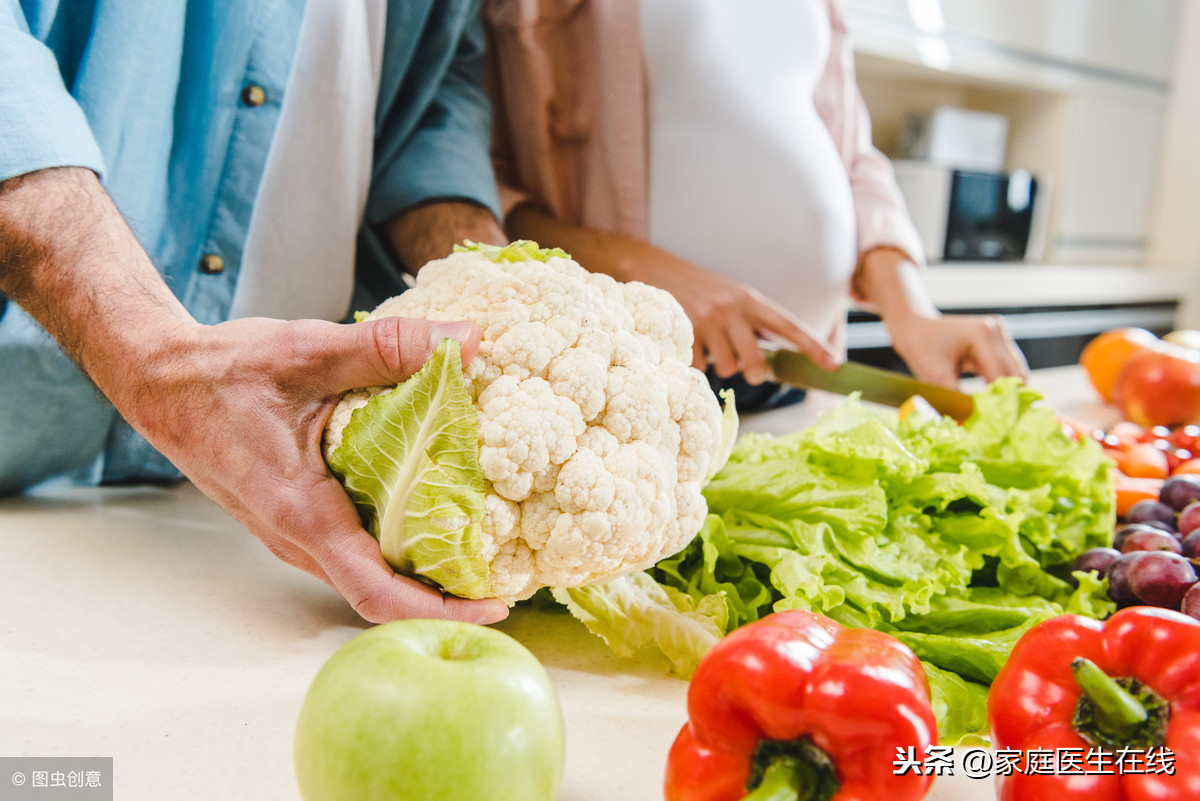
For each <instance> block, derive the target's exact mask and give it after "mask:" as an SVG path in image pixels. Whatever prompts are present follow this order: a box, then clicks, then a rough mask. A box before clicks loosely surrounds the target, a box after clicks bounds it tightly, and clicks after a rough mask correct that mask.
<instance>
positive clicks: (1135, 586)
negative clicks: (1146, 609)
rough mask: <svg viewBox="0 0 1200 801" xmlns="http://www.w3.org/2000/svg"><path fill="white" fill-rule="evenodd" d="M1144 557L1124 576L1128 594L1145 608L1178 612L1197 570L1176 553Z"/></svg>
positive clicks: (1160, 552) (1149, 553)
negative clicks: (1155, 607) (1158, 607)
mask: <svg viewBox="0 0 1200 801" xmlns="http://www.w3.org/2000/svg"><path fill="white" fill-rule="evenodd" d="M1145 553H1146V555H1145V556H1143V557H1142V558H1141V559H1138V560H1137V561H1135V562H1133V563H1132V564H1130V565H1129V569H1128V571H1127V572H1126V580H1127V582H1128V583H1129V589H1130V591H1131V592H1132V593H1133V594H1134V597H1136V598H1137V599H1138V600H1139V601H1141V602H1142V603H1144V604H1150V605H1151V606H1161V607H1165V608H1167V609H1178V608H1179V604H1180V603H1181V602H1182V601H1183V596H1184V595H1185V594H1186V593H1187V591H1188V590H1189V589H1191V587H1192V586H1193V585H1194V584H1195V583H1196V581H1197V577H1196V569H1195V568H1194V567H1192V563H1191V562H1189V561H1188V560H1187V559H1184V558H1183V557H1182V556H1180V555H1179V554H1177V553H1168V552H1166V551H1146V552H1145Z"/></svg>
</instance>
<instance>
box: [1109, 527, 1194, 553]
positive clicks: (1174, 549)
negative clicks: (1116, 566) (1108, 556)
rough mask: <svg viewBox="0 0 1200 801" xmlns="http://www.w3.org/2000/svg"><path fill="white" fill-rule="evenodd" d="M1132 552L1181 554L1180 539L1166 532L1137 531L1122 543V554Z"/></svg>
mask: <svg viewBox="0 0 1200 801" xmlns="http://www.w3.org/2000/svg"><path fill="white" fill-rule="evenodd" d="M1130 551H1169V552H1170V553H1181V552H1182V551H1183V546H1182V545H1181V544H1180V543H1179V538H1178V537H1176V536H1175V535H1174V534H1168V533H1167V532H1165V531H1135V532H1133V533H1132V534H1130V535H1129V536H1127V537H1126V538H1125V539H1124V540H1122V541H1121V553H1129V552H1130Z"/></svg>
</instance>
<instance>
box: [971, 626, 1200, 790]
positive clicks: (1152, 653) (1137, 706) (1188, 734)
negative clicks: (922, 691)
mask: <svg viewBox="0 0 1200 801" xmlns="http://www.w3.org/2000/svg"><path fill="white" fill-rule="evenodd" d="M988 722H989V723H990V725H991V729H992V738H993V744H994V745H995V747H996V748H997V749H1013V750H1014V751H1015V752H1016V754H1017V757H1018V758H1017V761H1016V765H1015V766H1014V769H1013V771H1012V772H1011V773H1009V774H1007V775H1001V776H999V777H998V784H999V790H1000V799H1001V801H1068V800H1069V799H1073V798H1086V799H1089V801H1093V800H1094V801H1124V799H1129V801H1151V800H1152V799H1153V801H1172V800H1173V799H1185V798H1186V799H1196V798H1200V761H1197V759H1196V755H1197V754H1198V753H1200V621H1197V620H1195V619H1194V618H1191V617H1188V616H1186V615H1182V614H1180V613H1178V612H1173V611H1170V610H1167V609H1157V608H1153V607H1147V606H1135V607H1129V608H1127V609H1122V610H1121V611H1119V612H1117V613H1116V614H1115V615H1113V616H1112V617H1110V618H1109V619H1108V620H1107V621H1105V622H1100V621H1096V620H1091V619H1089V618H1085V617H1080V616H1077V615H1062V616H1060V617H1055V618H1051V619H1050V620H1047V621H1045V622H1043V623H1040V624H1038V625H1037V626H1034V627H1033V628H1032V629H1030V630H1029V631H1027V632H1026V633H1025V635H1024V636H1023V637H1022V638H1021V639H1020V641H1019V642H1018V643H1017V645H1016V647H1014V648H1013V650H1012V653H1011V654H1010V655H1009V658H1008V661H1007V663H1006V664H1005V666H1004V668H1003V669H1001V671H1000V673H999V675H998V676H997V677H996V680H995V681H994V682H993V683H992V687H991V690H990V691H989V693H988ZM1035 753H1040V754H1041V755H1043V756H1049V755H1054V756H1053V759H1052V761H1056V762H1057V763H1058V764H1051V765H1040V766H1033V765H1031V764H1030V755H1031V754H1035ZM1064 755H1071V756H1070V757H1069V760H1068V761H1067V763H1066V764H1063V757H1064Z"/></svg>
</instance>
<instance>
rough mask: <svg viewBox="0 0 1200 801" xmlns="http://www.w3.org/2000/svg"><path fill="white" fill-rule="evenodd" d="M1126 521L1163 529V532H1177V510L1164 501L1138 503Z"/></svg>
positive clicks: (1131, 508) (1148, 500)
mask: <svg viewBox="0 0 1200 801" xmlns="http://www.w3.org/2000/svg"><path fill="white" fill-rule="evenodd" d="M1125 519H1126V520H1127V521H1128V522H1130V523H1145V524H1146V525H1149V526H1157V527H1161V528H1162V529H1163V531H1174V530H1175V510H1174V509H1172V508H1171V507H1170V506H1167V505H1166V504H1165V503H1163V502H1162V501H1154V500H1150V499H1149V498H1147V499H1146V500H1144V501H1138V502H1137V503H1135V504H1134V505H1133V506H1132V507H1130V509H1129V513H1128V514H1126V515H1125Z"/></svg>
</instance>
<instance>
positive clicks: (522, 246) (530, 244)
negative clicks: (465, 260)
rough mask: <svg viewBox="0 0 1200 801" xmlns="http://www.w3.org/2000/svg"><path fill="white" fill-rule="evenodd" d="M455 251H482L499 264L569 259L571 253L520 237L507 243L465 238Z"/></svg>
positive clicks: (455, 247)
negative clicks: (492, 242)
mask: <svg viewBox="0 0 1200 801" xmlns="http://www.w3.org/2000/svg"><path fill="white" fill-rule="evenodd" d="M454 252H455V253H480V254H482V255H484V256H486V257H487V258H489V259H491V260H492V261H494V262H496V263H498V264H504V263H508V262H516V261H548V260H549V259H551V258H554V257H557V258H560V259H569V258H571V254H570V253H567V252H566V251H565V250H563V249H562V248H543V247H539V246H538V243H537V242H534V241H532V240H529V239H518V240H516V241H515V242H510V243H509V244H507V245H488V244H486V243H483V242H472V241H471V240H470V239H467V240H465V241H464V242H463V243H462V244H461V245H455V246H454Z"/></svg>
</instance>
